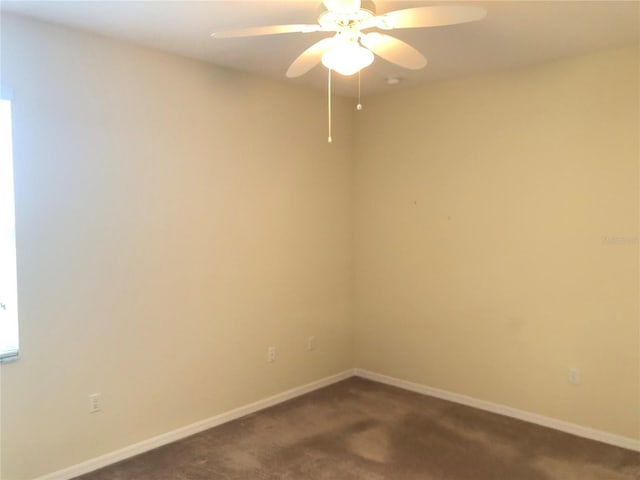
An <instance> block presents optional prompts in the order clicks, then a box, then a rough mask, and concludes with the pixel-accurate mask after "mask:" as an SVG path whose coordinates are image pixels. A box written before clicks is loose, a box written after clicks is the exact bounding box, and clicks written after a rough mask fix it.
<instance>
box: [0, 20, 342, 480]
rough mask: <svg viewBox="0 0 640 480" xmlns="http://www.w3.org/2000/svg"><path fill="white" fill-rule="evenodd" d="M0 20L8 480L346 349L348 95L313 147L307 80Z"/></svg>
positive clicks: (320, 371)
mask: <svg viewBox="0 0 640 480" xmlns="http://www.w3.org/2000/svg"><path fill="white" fill-rule="evenodd" d="M2 22H3V23H2V81H3V83H6V84H7V85H8V86H9V87H11V88H12V89H13V97H14V98H13V109H14V128H15V146H14V149H15V163H16V168H15V172H16V197H17V198H16V205H17V206H16V208H17V232H18V240H17V241H18V245H17V247H18V255H19V260H18V261H19V264H20V266H19V287H18V289H19V297H20V299H19V302H20V303H19V308H20V320H21V344H22V352H21V353H22V358H21V360H20V361H18V362H15V363H12V364H6V365H3V366H2V383H3V385H2V387H3V388H2V394H3V397H2V413H3V415H2V422H3V423H2V433H3V446H2V447H3V462H2V463H3V469H4V470H3V475H2V478H3V479H5V480H26V479H29V478H32V477H34V476H37V475H41V474H45V473H48V472H52V471H55V470H58V469H60V468H63V467H68V466H70V465H73V464H76V463H79V462H81V461H83V460H87V459H89V458H91V457H95V456H97V455H99V454H104V453H106V452H109V451H112V450H114V449H117V448H121V447H124V446H127V445H130V444H132V443H134V442H137V441H141V440H143V439H147V438H149V437H151V436H153V435H156V434H160V433H164V432H167V431H169V430H172V429H175V428H177V427H181V426H184V425H186V424H189V423H191V422H194V421H197V420H200V419H203V418H207V417H210V416H212V415H215V414H217V413H220V412H224V411H227V410H229V409H231V408H234V407H238V406H241V405H245V404H247V403H249V402H252V401H255V400H258V399H262V398H265V397H267V396H269V395H272V394H275V393H278V392H282V391H284V390H287V389H289V388H292V387H295V386H299V385H303V384H305V383H308V382H310V381H313V380H317V379H319V378H323V377H326V376H328V375H331V374H334V373H338V372H341V371H344V370H345V369H347V368H349V367H352V366H353V359H352V352H353V348H352V339H351V323H350V310H349V308H350V298H351V291H350V289H351V277H350V272H351V258H350V256H351V250H350V238H351V233H350V232H351V218H350V212H351V208H350V201H351V196H350V195H351V194H350V192H351V162H350V159H351V144H350V140H351V136H352V135H351V123H350V121H351V119H350V115H349V114H348V110H347V104H346V102H343V101H340V100H338V101H337V105H336V111H335V116H334V120H335V122H336V125H335V126H334V128H335V131H334V135H333V137H334V143H333V144H332V145H327V143H326V117H325V115H326V106H325V95H324V94H323V93H322V92H319V91H318V92H317V91H313V90H307V89H303V88H297V87H294V86H291V85H289V84H287V83H284V82H276V81H271V80H261V79H258V78H256V77H251V76H247V75H243V74H240V73H234V72H231V71H227V70H223V69H217V68H212V67H209V66H205V65H203V64H199V63H197V62H194V61H190V60H187V59H181V58H178V57H174V56H171V55H168V54H163V53H158V52H154V51H151V50H146V49H143V48H137V47H133V46H129V45H127V44H124V43H118V42H115V41H112V40H108V39H104V38H101V37H97V36H91V35H85V34H81V33H75V32H73V31H70V30H66V29H62V28H57V27H53V26H50V25H46V24H40V23H35V22H31V21H25V20H22V19H18V18H15V17H14V18H10V17H9V16H7V15H3V19H2ZM349 108H350V106H349ZM309 335H315V336H316V339H317V349H316V350H315V351H313V352H307V351H306V342H307V337H308V336H309ZM269 345H275V346H277V348H278V359H277V361H276V362H275V363H274V364H267V363H266V349H267V346H269ZM92 392H102V395H103V403H104V410H103V411H102V412H101V413H99V414H93V415H91V414H89V413H88V400H87V395H88V394H89V393H92Z"/></svg>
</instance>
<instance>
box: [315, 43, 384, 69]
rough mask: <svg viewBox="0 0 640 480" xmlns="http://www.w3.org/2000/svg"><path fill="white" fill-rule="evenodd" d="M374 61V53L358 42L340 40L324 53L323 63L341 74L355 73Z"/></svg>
mask: <svg viewBox="0 0 640 480" xmlns="http://www.w3.org/2000/svg"><path fill="white" fill-rule="evenodd" d="M372 63H373V53H372V52H371V50H367V49H366V48H364V47H361V46H360V45H359V44H358V42H357V41H356V42H353V41H348V42H340V43H339V44H338V45H336V46H335V47H333V48H331V49H329V50H327V51H326V52H325V53H324V54H323V55H322V64H323V65H324V66H325V67H327V68H328V69H330V70H334V71H336V72H338V73H339V74H341V75H346V76H349V75H353V74H354V73H357V72H359V71H360V70H362V69H363V68H365V67H368V66H369V65H371V64H372Z"/></svg>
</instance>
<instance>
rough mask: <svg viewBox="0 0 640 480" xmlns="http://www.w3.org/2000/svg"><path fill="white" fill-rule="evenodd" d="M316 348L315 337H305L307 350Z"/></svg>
mask: <svg viewBox="0 0 640 480" xmlns="http://www.w3.org/2000/svg"><path fill="white" fill-rule="evenodd" d="M315 349H316V337H314V336H313V335H312V336H310V337H309V338H307V350H309V351H311V350H315Z"/></svg>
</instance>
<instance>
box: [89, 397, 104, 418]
mask: <svg viewBox="0 0 640 480" xmlns="http://www.w3.org/2000/svg"><path fill="white" fill-rule="evenodd" d="M101 396H102V394H101V393H92V394H90V395H89V413H98V412H99V411H100V410H102V401H101V400H102V398H101Z"/></svg>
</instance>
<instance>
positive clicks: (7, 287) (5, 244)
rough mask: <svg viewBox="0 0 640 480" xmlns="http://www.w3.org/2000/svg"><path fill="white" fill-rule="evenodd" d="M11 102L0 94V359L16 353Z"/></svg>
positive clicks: (16, 290) (16, 296)
mask: <svg viewBox="0 0 640 480" xmlns="http://www.w3.org/2000/svg"><path fill="white" fill-rule="evenodd" d="M11 139H12V135H11V102H10V101H9V100H8V99H6V98H4V97H3V96H0V360H4V361H6V360H11V359H15V358H17V357H18V288H17V277H16V229H15V208H14V197H13V148H12V141H11Z"/></svg>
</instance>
